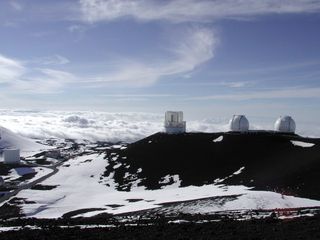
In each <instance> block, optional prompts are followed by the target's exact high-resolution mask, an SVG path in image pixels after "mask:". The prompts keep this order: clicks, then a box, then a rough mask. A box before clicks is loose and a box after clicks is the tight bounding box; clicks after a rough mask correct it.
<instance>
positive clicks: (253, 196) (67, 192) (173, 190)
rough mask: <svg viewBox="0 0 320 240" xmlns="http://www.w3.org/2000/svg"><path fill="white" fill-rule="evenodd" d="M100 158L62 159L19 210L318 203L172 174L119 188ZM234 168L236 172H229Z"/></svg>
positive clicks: (205, 209) (52, 213)
mask: <svg viewBox="0 0 320 240" xmlns="http://www.w3.org/2000/svg"><path fill="white" fill-rule="evenodd" d="M104 157H105V155H104V154H89V155H83V156H80V157H76V158H73V159H71V160H69V161H67V162H65V163H64V164H63V165H62V166H61V167H60V170H59V172H58V173H57V174H56V175H54V176H52V177H51V178H49V179H47V180H45V181H44V182H42V184H43V185H45V186H54V187H53V188H52V189H51V190H45V191H43V190H35V189H33V190H31V189H29V190H24V191H22V192H20V193H19V194H18V196H17V197H18V198H23V199H26V200H27V201H28V203H27V204H22V205H21V207H22V210H23V213H24V214H26V215H27V216H28V217H37V218H57V217H61V216H63V215H64V214H66V213H70V212H73V211H77V210H83V209H86V210H85V212H86V211H87V212H86V213H82V214H81V216H85V217H88V216H93V215H96V214H99V213H112V214H119V213H127V212H133V211H139V210H146V209H154V208H159V207H162V204H164V203H169V202H177V201H190V200H191V201H192V200H196V199H202V198H211V197H212V198H217V197H219V200H218V201H216V200H210V201H202V202H201V203H200V204H199V201H196V202H194V203H191V204H190V203H189V204H181V205H179V206H178V207H177V206H175V207H173V208H171V209H170V211H171V212H172V211H175V212H178V213H179V212H180V213H192V214H196V213H201V214H204V213H212V212H216V211H227V210H236V209H274V208H297V207H314V206H320V201H316V200H310V199H305V198H298V197H293V196H285V195H282V194H279V193H274V192H266V191H252V190H250V188H248V187H245V186H242V185H238V186H227V185H223V184H208V185H203V186H188V187H179V179H178V178H179V176H174V178H173V179H175V180H176V181H175V182H172V183H171V184H169V185H167V186H165V187H162V188H161V189H157V190H146V189H145V187H143V186H138V185H139V184H135V186H134V187H132V188H131V190H130V191H118V190H116V186H117V184H116V183H115V181H114V176H112V175H111V176H109V177H103V173H104V167H105V166H106V165H108V164H109V161H108V159H105V158H104ZM239 172H240V170H238V171H237V172H235V173H234V174H238V173H239ZM131 177H132V176H131ZM137 182H139V180H137ZM166 211H169V210H166ZM75 216H77V214H75Z"/></svg>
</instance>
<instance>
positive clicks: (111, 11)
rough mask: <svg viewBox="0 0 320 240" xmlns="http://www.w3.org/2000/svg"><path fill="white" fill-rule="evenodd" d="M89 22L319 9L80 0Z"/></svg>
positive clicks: (275, 1) (290, 1)
mask: <svg viewBox="0 0 320 240" xmlns="http://www.w3.org/2000/svg"><path fill="white" fill-rule="evenodd" d="M80 5H81V11H82V15H83V19H84V20H85V21H88V22H97V21H114V20H117V19H119V18H126V17H130V18H134V19H137V20H139V21H154V20H165V21H170V22H208V21H214V20H218V19H225V18H247V17H252V16H257V15H265V14H281V13H310V12H318V11H319V10H320V2H319V1H314V0H259V1H256V0H247V1H239V0H214V1H210V0H169V1H156V0H80Z"/></svg>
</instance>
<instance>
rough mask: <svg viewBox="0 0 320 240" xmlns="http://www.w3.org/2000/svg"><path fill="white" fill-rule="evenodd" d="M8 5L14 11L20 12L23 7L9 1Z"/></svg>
mask: <svg viewBox="0 0 320 240" xmlns="http://www.w3.org/2000/svg"><path fill="white" fill-rule="evenodd" d="M9 4H10V6H11V7H12V8H13V9H14V10H16V11H21V10H22V9H23V6H22V5H21V4H20V3H18V2H16V1H13V0H12V1H9Z"/></svg>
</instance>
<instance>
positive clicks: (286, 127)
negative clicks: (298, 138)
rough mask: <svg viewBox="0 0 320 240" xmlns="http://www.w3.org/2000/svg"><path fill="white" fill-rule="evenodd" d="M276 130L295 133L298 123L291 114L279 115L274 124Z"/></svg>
mask: <svg viewBox="0 0 320 240" xmlns="http://www.w3.org/2000/svg"><path fill="white" fill-rule="evenodd" d="M274 130H275V131H277V132H283V133H294V132H295V131H296V123H295V121H294V120H293V119H292V117H290V116H283V117H279V118H278V119H277V121H276V122H275V124H274Z"/></svg>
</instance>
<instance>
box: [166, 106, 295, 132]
mask: <svg viewBox="0 0 320 240" xmlns="http://www.w3.org/2000/svg"><path fill="white" fill-rule="evenodd" d="M164 127H165V131H166V133H170V134H172V133H184V132H185V131H186V122H185V121H183V112H181V111H167V112H166V113H165V122H164ZM229 130H230V131H232V132H248V131H249V121H248V119H247V118H246V116H244V115H233V116H232V118H231V119H230V121H229ZM295 130H296V123H295V121H294V120H293V119H292V117H290V116H283V117H279V118H278V119H277V120H276V122H275V123H274V131H276V132H282V133H295Z"/></svg>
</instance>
